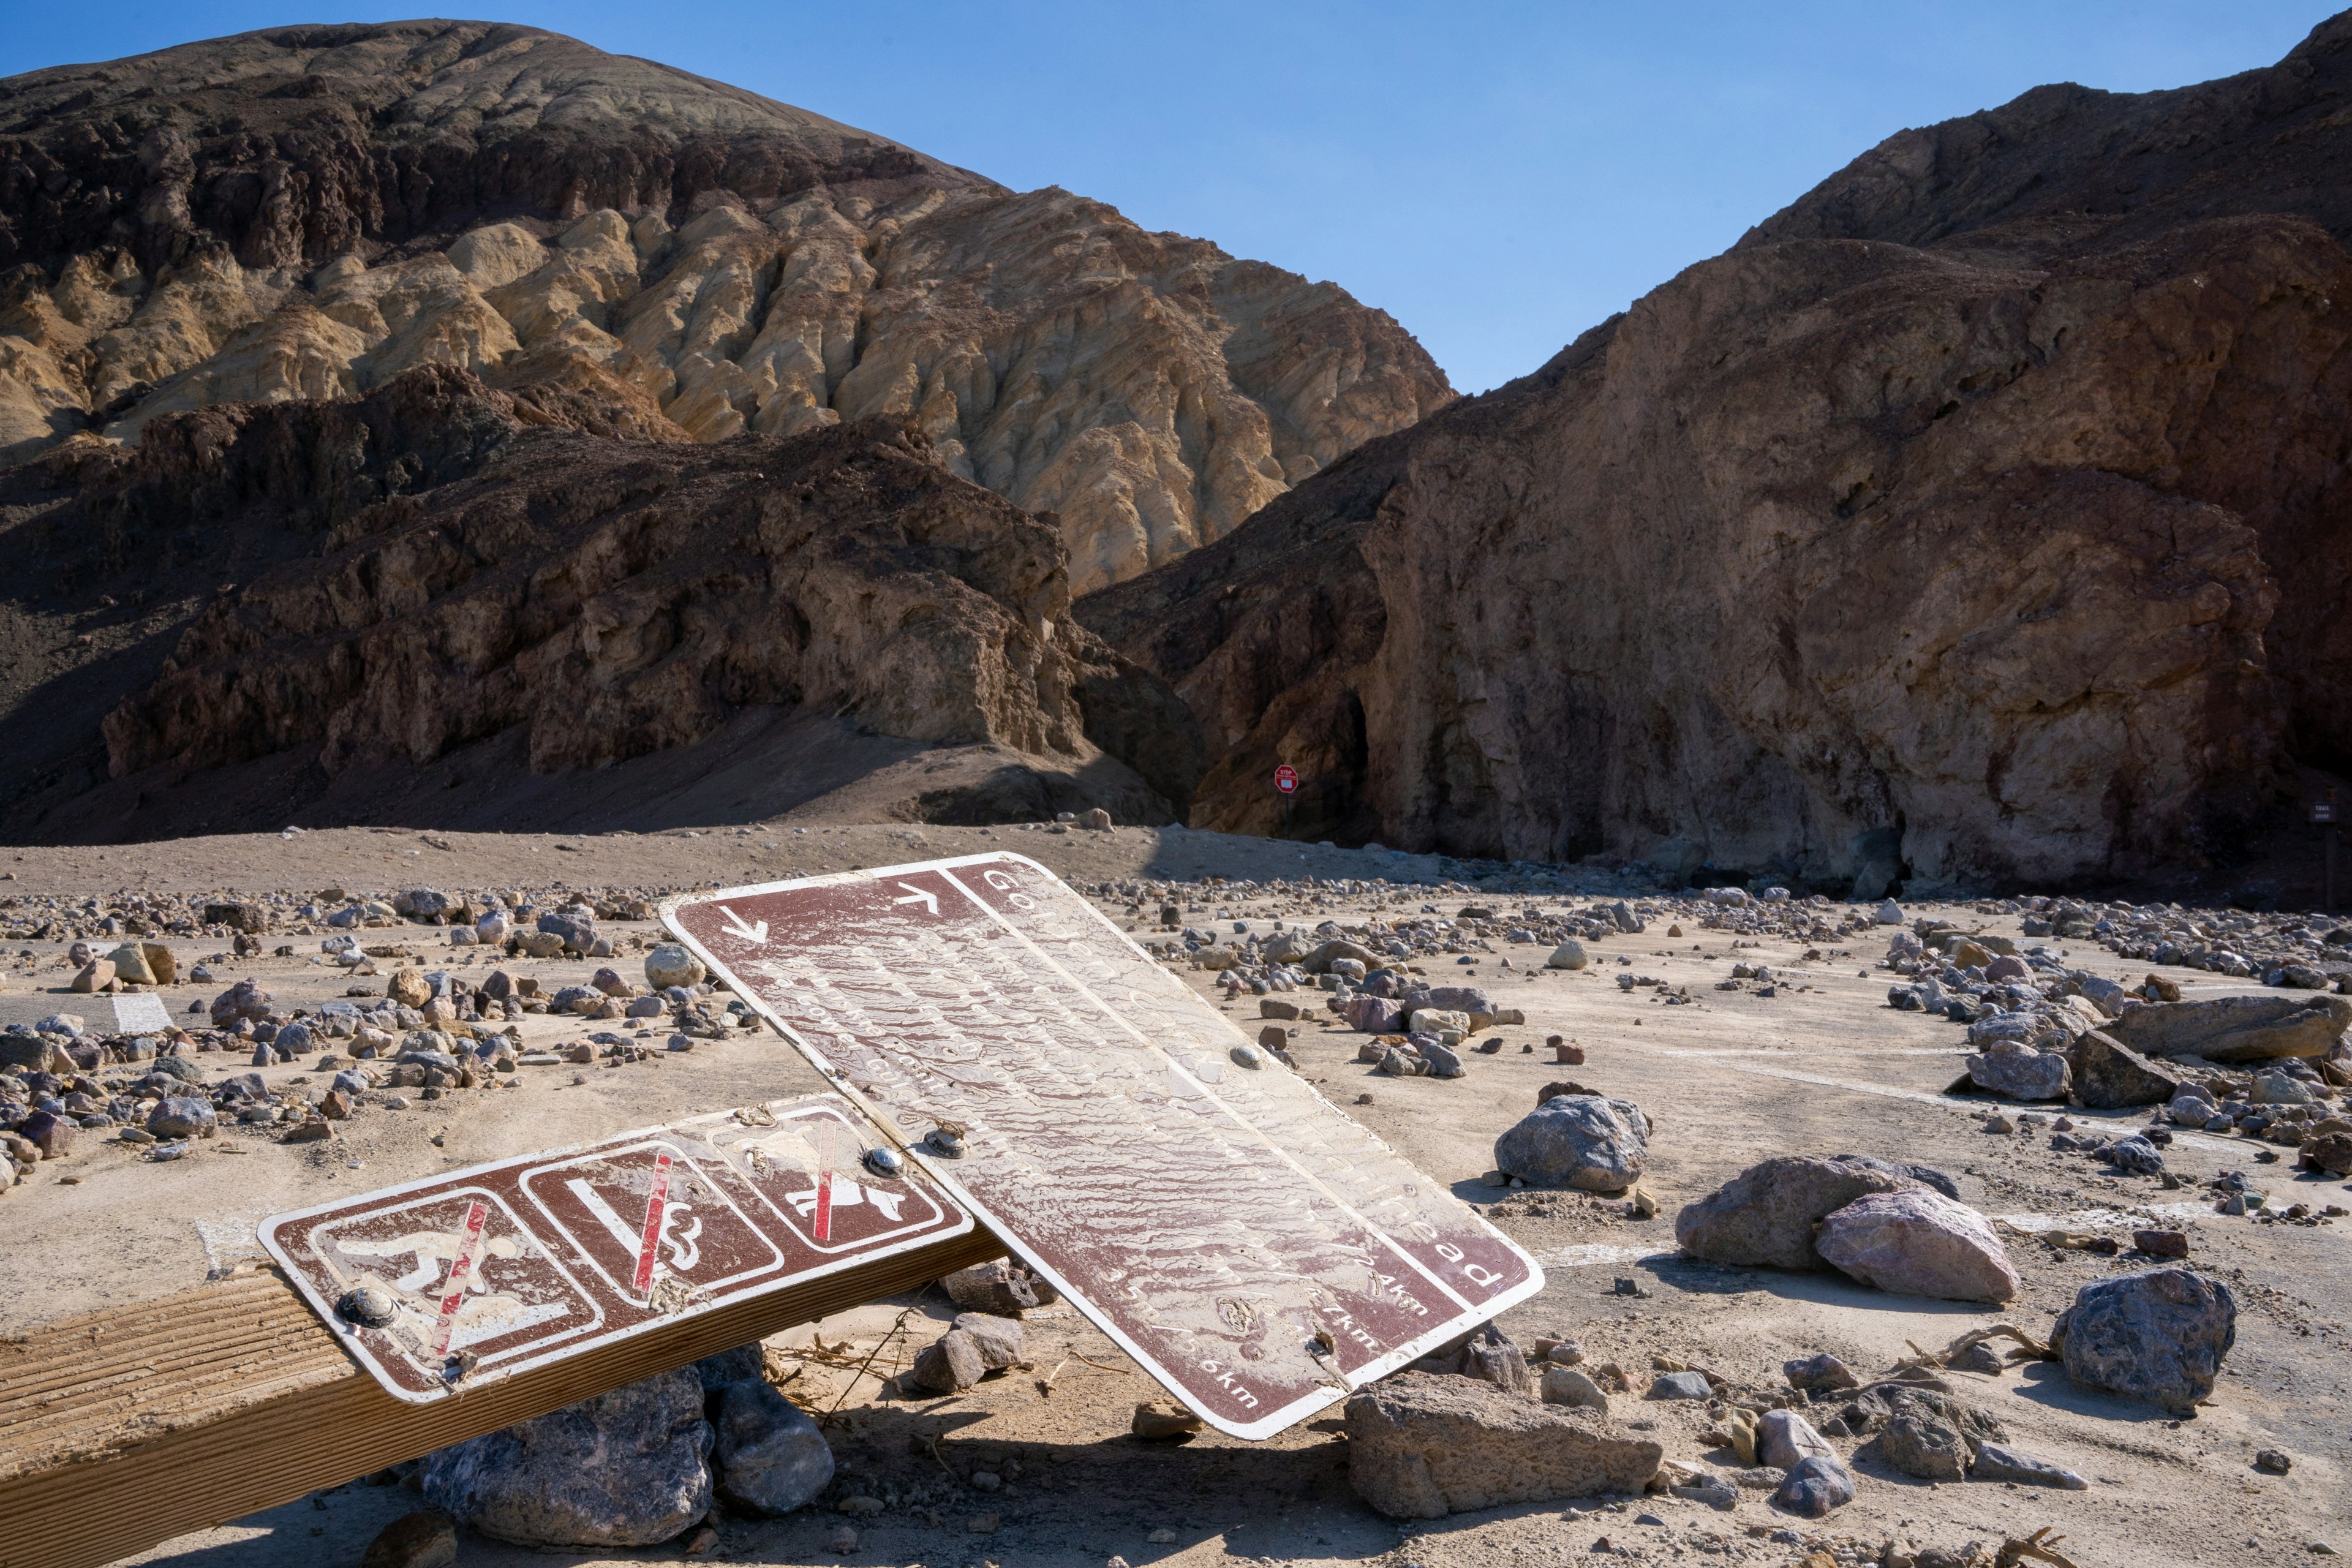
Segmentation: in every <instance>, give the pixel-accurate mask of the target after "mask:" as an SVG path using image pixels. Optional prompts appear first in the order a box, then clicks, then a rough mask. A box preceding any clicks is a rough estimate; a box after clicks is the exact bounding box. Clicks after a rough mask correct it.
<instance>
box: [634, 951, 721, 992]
mask: <svg viewBox="0 0 2352 1568" xmlns="http://www.w3.org/2000/svg"><path fill="white" fill-rule="evenodd" d="M708 974H709V971H707V970H705V969H704V968H703V967H702V960H700V959H698V958H697V957H695V956H694V954H693V953H691V952H688V951H687V950H686V948H685V947H684V946H683V945H681V944H680V943H677V942H663V943H662V944H661V945H660V946H658V947H656V948H654V949H653V950H652V951H650V952H647V953H646V984H648V985H650V986H652V987H653V988H654V989H655V990H656V991H667V990H668V989H669V988H670V987H671V986H673V985H699V984H702V982H703V981H704V979H706V978H707V977H708Z"/></svg>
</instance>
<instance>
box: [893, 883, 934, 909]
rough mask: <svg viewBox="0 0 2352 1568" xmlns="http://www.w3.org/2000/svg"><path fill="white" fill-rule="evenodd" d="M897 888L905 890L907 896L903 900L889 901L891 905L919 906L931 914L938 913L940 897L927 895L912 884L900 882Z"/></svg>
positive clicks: (932, 894)
mask: <svg viewBox="0 0 2352 1568" xmlns="http://www.w3.org/2000/svg"><path fill="white" fill-rule="evenodd" d="M898 886H900V887H902V888H904V889H907V896H906V897H905V898H903V899H893V900H890V901H891V902H892V903H894V904H920V905H922V906H923V907H924V908H925V909H927V910H929V911H930V912H931V913H933V914H938V913H939V912H940V896H939V895H938V894H937V893H927V892H925V891H923V889H920V888H918V887H917V886H915V884H914V883H912V882H901V883H899V884H898Z"/></svg>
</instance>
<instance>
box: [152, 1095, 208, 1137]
mask: <svg viewBox="0 0 2352 1568" xmlns="http://www.w3.org/2000/svg"><path fill="white" fill-rule="evenodd" d="M219 1125H220V1118H219V1117H218V1116H216V1115H215V1114H214V1111H213V1104H212V1101H211V1100H199V1099H197V1098H196V1097H195V1096H194V1095H176V1094H175V1095H170V1096H167V1097H165V1098H164V1099H163V1100H162V1101H160V1102H159V1103H158V1104H157V1105H156V1107H155V1109H154V1110H151V1111H149V1112H148V1113H147V1131H150V1132H152V1133H153V1134H154V1135H155V1136H156V1137H158V1138H209V1137H211V1136H212V1135H213V1131H214V1130H215V1128H217V1127H218V1126H219Z"/></svg>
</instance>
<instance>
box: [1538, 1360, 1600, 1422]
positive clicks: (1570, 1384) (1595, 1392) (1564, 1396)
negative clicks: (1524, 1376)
mask: <svg viewBox="0 0 2352 1568" xmlns="http://www.w3.org/2000/svg"><path fill="white" fill-rule="evenodd" d="M1543 1401H1544V1403H1545V1404H1546V1405H1580V1406H1582V1407H1583V1408H1584V1409H1587V1410H1597V1411H1599V1412H1600V1413H1601V1415H1608V1414H1609V1395H1608V1394H1604V1393H1602V1392H1601V1385H1600V1384H1597V1383H1595V1382H1593V1381H1592V1380H1591V1378H1589V1377H1587V1376H1585V1375H1584V1373H1580V1372H1579V1371H1577V1370H1576V1369H1575V1368H1574V1367H1572V1366H1553V1365H1547V1366H1546V1367H1545V1368H1544V1369H1543Z"/></svg>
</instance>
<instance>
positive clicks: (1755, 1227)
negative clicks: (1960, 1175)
mask: <svg viewBox="0 0 2352 1568" xmlns="http://www.w3.org/2000/svg"><path fill="white" fill-rule="evenodd" d="M1506 1168H1507V1167H1506ZM1917 1185H1918V1183H1916V1182H1915V1181H1913V1180H1912V1179H1911V1178H1910V1177H1908V1176H1906V1175H1900V1174H1897V1173H1895V1172H1894V1171H1893V1170H1891V1169H1886V1168H1882V1167H1880V1166H1878V1165H1877V1164H1875V1163H1870V1164H1865V1163H1863V1162H1861V1161H1858V1160H1837V1159H1827V1158H1824V1157H1822V1156H1821V1155H1818V1154H1781V1155H1776V1156H1774V1157H1773V1158H1772V1159H1769V1160H1767V1161H1765V1162H1764V1163H1761V1164H1759V1165H1750V1166H1749V1167H1748V1169H1747V1170H1745V1171H1742V1172H1741V1173H1739V1174H1738V1175H1737V1176H1734V1177H1733V1178H1732V1179H1731V1180H1730V1181H1728V1182H1726V1183H1725V1184H1723V1185H1722V1186H1720V1187H1718V1188H1717V1189H1716V1190H1715V1191H1714V1192H1713V1193H1711V1194H1708V1195H1707V1196H1706V1197H1704V1198H1701V1199H1700V1200H1699V1201H1698V1202H1696V1203H1695V1204H1689V1205H1685V1207H1684V1209H1683V1211H1682V1213H1681V1214H1679V1215H1676V1216H1675V1242H1676V1243H1677V1244H1678V1245H1679V1246H1680V1247H1682V1249H1683V1250H1684V1251H1685V1252H1687V1253H1689V1254H1690V1255H1691V1256H1692V1257H1694V1258H1705V1259H1706V1260H1707V1261H1708V1262H1710V1263H1727V1264H1735V1265H1738V1266H1741V1267H1749V1266H1753V1265H1757V1264H1762V1265H1765V1266H1767V1267H1769V1268H1820V1267H1822V1257H1821V1254H1820V1253H1818V1252H1816V1251H1815V1250H1814V1249H1813V1227H1814V1226H1817V1225H1819V1224H1820V1223H1821V1222H1822V1220H1823V1219H1826V1218H1827V1217H1828V1216H1829V1215H1831V1214H1832V1213H1834V1212H1835V1211H1837V1210H1839V1209H1842V1208H1843V1207H1845V1205H1848V1204H1850V1203H1852V1202H1853V1201H1854V1200H1855V1199H1856V1198H1859V1197H1864V1196H1866V1195H1868V1194H1872V1193H1894V1192H1903V1191H1906V1190H1909V1189H1912V1188H1915V1187H1916V1186H1917Z"/></svg>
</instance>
